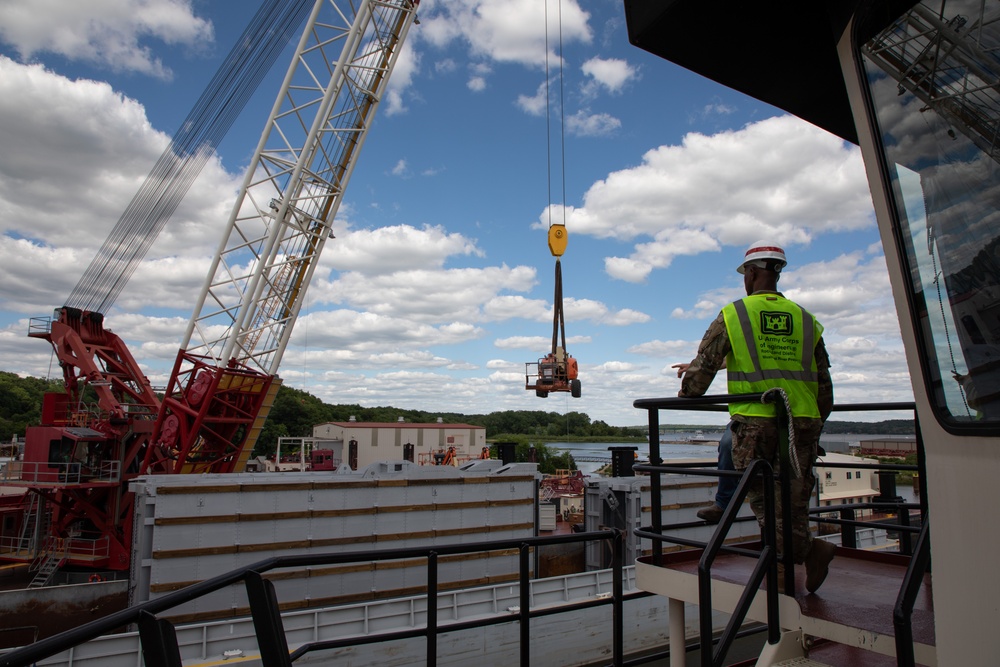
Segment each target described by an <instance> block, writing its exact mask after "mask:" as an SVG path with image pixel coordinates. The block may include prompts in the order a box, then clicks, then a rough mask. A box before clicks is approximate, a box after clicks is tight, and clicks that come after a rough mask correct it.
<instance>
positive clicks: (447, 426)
mask: <svg viewBox="0 0 1000 667" xmlns="http://www.w3.org/2000/svg"><path fill="white" fill-rule="evenodd" d="M327 424H329V425H332V426H340V427H342V428H436V429H470V428H477V429H482V430H484V431H485V430H486V427H485V426H476V425H474V424H447V423H444V422H430V423H417V422H350V421H348V422H323V423H322V424H317V426H326V425H327Z"/></svg>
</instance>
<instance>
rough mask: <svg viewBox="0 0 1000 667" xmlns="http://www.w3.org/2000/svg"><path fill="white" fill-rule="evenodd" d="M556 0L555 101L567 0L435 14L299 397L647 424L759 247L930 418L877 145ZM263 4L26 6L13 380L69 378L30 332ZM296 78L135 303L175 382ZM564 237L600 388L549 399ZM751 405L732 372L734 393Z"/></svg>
mask: <svg viewBox="0 0 1000 667" xmlns="http://www.w3.org/2000/svg"><path fill="white" fill-rule="evenodd" d="M548 1H549V9H548V30H549V31H550V33H551V34H550V38H549V47H550V51H551V53H550V54H549V59H548V62H549V74H550V77H551V79H550V88H549V90H550V93H549V95H550V103H549V106H548V108H547V107H546V105H545V100H544V91H545V63H546V54H545V31H546V21H545V12H544V6H545V5H544V3H543V2H540V1H539V0H513V1H511V0H503V1H502V0H448V1H447V2H445V1H443V0H438V1H434V0H423V2H422V3H421V8H420V12H419V17H420V24H419V25H416V26H414V27H413V29H412V30H411V31H410V34H409V37H408V40H407V43H406V47H405V48H406V50H405V52H404V53H403V55H402V57H401V58H400V61H399V64H398V65H397V68H396V71H395V72H394V74H393V78H392V80H391V82H390V92H389V95H388V96H387V99H386V100H384V101H383V103H382V106H381V108H380V110H379V117H378V118H377V120H376V122H375V124H374V126H373V128H372V130H371V134H370V136H369V138H368V141H367V143H366V144H365V146H364V149H363V151H362V153H361V155H360V159H359V163H358V166H357V168H356V170H355V172H354V175H353V177H352V180H351V183H350V185H349V188H348V190H347V193H346V195H345V198H344V203H343V205H342V207H341V209H340V213H339V215H338V220H337V221H336V222H335V229H334V234H335V235H336V239H335V240H334V241H332V242H331V243H328V244H327V246H326V250H325V252H324V256H323V259H322V264H321V266H320V269H319V270H318V271H317V274H316V277H315V278H314V280H313V283H312V285H311V287H310V291H309V295H308V298H307V303H306V305H305V307H304V308H303V311H302V314H301V316H300V318H299V321H298V323H297V324H296V327H295V331H294V335H293V341H292V345H291V347H290V348H289V350H288V351H287V352H286V354H285V357H284V360H283V364H282V369H281V372H280V374H281V375H282V377H283V378H284V381H285V383H286V384H288V385H291V386H293V387H296V388H299V389H303V390H305V391H308V392H310V393H312V394H314V395H316V396H319V397H321V398H322V399H323V400H325V401H327V402H331V403H360V404H362V405H366V406H375V405H393V406H397V407H400V408H413V409H422V410H428V411H431V412H433V411H437V410H440V411H442V412H461V413H465V414H471V413H486V412H491V411H494V410H505V409H525V410H536V409H538V410H547V411H556V412H567V411H570V410H577V411H582V412H586V413H587V414H589V415H590V416H591V417H592V418H593V419H601V420H604V421H606V422H607V423H609V424H613V425H626V424H636V423H643V422H644V420H645V416H644V414H643V413H640V412H638V411H636V410H635V409H634V408H633V407H632V401H633V400H635V399H636V398H648V397H654V396H671V395H674V394H676V391H677V389H678V387H679V381H678V380H677V378H676V376H675V374H674V372H673V371H672V370H671V369H670V366H671V364H674V363H678V362H682V361H689V360H690V359H691V357H692V356H693V354H694V353H695V351H696V349H697V345H698V342H699V341H700V339H701V335H702V333H703V332H704V330H705V328H706V327H707V325H708V324H709V322H710V321H711V320H712V319H713V318H714V317H715V315H716V314H717V313H718V311H719V309H720V308H721V307H722V306H723V305H724V304H725V303H726V302H727V301H730V300H732V299H735V298H738V297H739V296H741V295H742V289H743V288H742V280H741V277H740V276H739V275H738V274H737V273H736V271H735V267H736V265H737V264H738V263H739V261H740V258H741V257H742V254H743V251H744V250H745V248H746V246H747V245H748V244H750V243H751V242H753V241H756V240H759V239H773V240H775V241H777V242H779V243H782V244H784V246H785V248H786V251H787V253H788V256H789V260H790V264H789V266H788V268H787V269H786V272H785V274H784V275H783V277H782V279H781V282H780V288H781V289H782V290H783V291H784V292H785V294H786V295H787V296H789V297H791V298H793V299H796V300H798V301H800V302H801V303H802V304H803V305H804V306H806V307H807V308H808V309H810V310H811V311H812V312H813V313H814V314H816V316H817V317H818V318H819V319H820V320H821V322H822V323H823V324H824V325H825V327H826V331H827V333H826V342H827V347H828V349H829V350H830V353H831V358H832V362H833V369H832V371H833V378H834V386H835V393H836V397H837V400H838V401H839V402H845V403H847V402H870V401H879V400H890V401H897V400H910V399H911V396H912V394H911V390H910V384H909V376H908V374H907V372H906V364H905V360H904V357H903V351H902V343H901V340H900V337H899V328H898V324H897V322H896V318H895V312H894V308H893V305H892V299H891V295H890V288H889V281H888V276H887V273H886V269H885V262H884V259H883V256H882V250H881V244H880V241H879V237H878V232H877V229H876V227H875V223H874V214H873V212H872V207H871V201H870V197H869V195H868V190H867V185H866V179H865V173H864V168H863V165H862V162H861V158H860V154H859V152H858V149H857V147H855V146H852V145H849V144H845V143H844V142H842V141H840V140H839V139H837V138H835V137H833V136H831V135H829V134H827V133H825V132H823V131H821V130H818V129H816V128H815V127H812V126H810V125H808V124H806V123H804V122H802V121H799V120H797V119H795V118H792V117H790V116H787V115H786V114H783V113H782V112H780V111H778V110H776V109H774V108H772V107H769V106H767V105H765V104H762V103H760V102H757V101H755V100H752V99H750V98H747V97H745V96H742V95H739V94H737V93H734V92H732V91H730V90H727V89H725V88H723V87H721V86H718V85H716V84H714V83H712V82H710V81H708V80H706V79H703V78H700V77H698V76H696V75H694V74H691V73H690V72H687V71H685V70H682V69H680V68H678V67H676V66H674V65H671V64H669V63H667V62H665V61H663V60H660V59H658V58H655V57H653V56H650V55H648V54H646V53H645V52H643V51H640V50H638V49H636V48H635V47H632V46H631V45H630V44H629V43H628V37H627V33H626V28H625V22H624V12H623V8H622V4H621V3H620V2H619V1H618V0H589V1H588V0H562V2H561V4H560V3H559V2H557V0H548ZM258 4H259V3H258V2H257V1H256V0H91V1H89V2H87V3H81V2H77V1H76V0H8V1H7V2H4V3H2V4H0V145H2V146H3V150H2V151H0V212H2V215H0V230H2V235H0V369H2V370H7V371H12V372H16V373H19V374H22V375H34V376H40V377H44V376H46V375H53V374H54V375H58V369H57V368H52V355H51V350H50V349H49V348H48V347H47V346H46V345H45V344H44V343H42V342H40V341H37V340H34V339H29V338H27V336H26V334H27V331H28V319H29V318H30V317H34V316H45V315H48V314H50V313H51V311H52V309H53V308H55V307H58V306H60V305H62V304H63V302H64V300H65V299H66V298H67V296H68V295H69V293H70V291H71V290H72V288H73V286H74V285H75V284H76V282H77V280H78V279H79V277H80V275H81V274H82V273H83V270H84V269H85V268H86V266H87V264H88V263H89V262H90V260H91V258H92V257H93V256H94V254H95V252H96V250H97V248H98V247H99V246H100V244H101V243H102V242H103V240H104V238H105V237H106V236H107V234H108V232H109V231H110V229H111V228H112V227H113V225H114V223H115V222H116V221H117V219H118V217H119V216H120V215H121V212H122V211H123V210H124V209H125V206H126V205H127V204H128V202H129V201H130V199H131V197H132V195H133V194H134V193H135V191H136V190H137V189H138V187H139V185H140V184H141V182H142V180H143V178H144V176H145V175H146V174H147V173H148V171H149V169H150V168H151V167H152V165H153V163H154V162H155V161H156V159H157V157H159V155H160V153H161V152H162V151H163V149H164V147H165V146H166V144H167V142H168V141H169V138H170V136H172V135H173V133H174V132H175V131H176V128H177V126H178V124H179V123H180V122H181V121H182V120H183V119H184V118H185V116H186V115H187V114H188V112H189V111H190V109H191V107H192V106H193V104H194V102H195V101H196V100H197V98H198V96H199V95H200V94H201V92H202V90H203V89H204V87H205V85H206V83H207V82H208V80H209V79H210V78H211V76H212V75H213V74H214V72H215V70H216V69H217V67H218V65H219V63H220V61H221V60H222V59H223V58H224V57H225V55H226V54H227V53H228V51H229V49H230V48H231V46H232V43H233V41H234V40H235V38H236V37H237V36H238V35H239V34H240V33H241V32H242V30H243V29H244V27H245V25H246V23H247V22H248V21H249V19H250V16H251V15H252V13H253V11H255V10H256V8H257V6H258ZM560 15H561V17H562V24H561V26H560V25H559V24H558V22H557V18H558V17H559V16H560ZM560 27H561V32H562V56H563V61H562V68H561V70H562V81H561V82H560V81H559V79H558V78H557V77H558V75H559V72H560V67H559V60H558V53H557V51H558V48H559V40H558V32H559V30H560ZM286 67H287V58H282V59H279V61H278V64H277V66H276V72H275V73H273V74H272V75H271V76H270V77H269V78H268V79H266V80H265V82H264V84H263V85H262V86H261V88H260V90H258V92H257V94H256V95H255V97H254V98H253V99H252V101H251V102H250V104H249V105H248V106H247V109H246V110H245V111H244V113H243V114H242V116H241V117H240V119H239V120H238V121H237V123H236V124H235V126H234V128H233V130H232V131H231V132H230V133H229V135H228V136H227V138H226V140H225V141H224V142H223V144H222V145H221V146H220V149H219V153H218V155H217V159H216V160H213V161H211V162H210V163H209V165H208V166H207V167H206V169H205V170H204V171H203V172H202V175H201V176H200V178H199V180H198V181H197V182H196V183H195V184H194V186H193V187H192V189H191V191H190V192H189V194H188V196H187V198H186V199H185V201H184V203H182V205H181V206H180V208H179V209H178V211H177V213H176V214H175V215H174V218H173V219H172V220H171V222H170V223H169V224H168V227H167V229H166V230H165V231H164V232H163V233H162V234H161V236H160V237H159V238H158V239H157V242H156V243H155V244H154V246H153V248H152V250H151V251H150V253H149V255H147V259H146V261H145V262H144V264H143V266H141V267H140V268H139V270H138V271H136V273H135V275H134V277H133V279H132V281H131V282H130V283H129V286H128V287H127V288H126V290H125V291H124V292H123V294H122V296H121V297H120V298H119V300H118V302H117V304H116V306H115V308H114V309H113V310H112V311H111V312H109V313H107V314H106V316H107V319H106V325H107V327H108V328H110V329H112V330H114V331H115V332H116V333H118V334H119V335H120V336H122V337H123V338H125V339H126V340H127V341H128V342H129V344H130V348H131V350H132V352H133V354H134V355H135V356H136V357H137V359H138V360H139V362H140V363H141V364H142V366H143V368H144V369H145V370H146V372H147V373H148V376H149V377H150V379H151V380H152V381H153V383H154V385H163V384H165V382H166V377H167V373H168V372H169V368H170V365H171V364H172V362H173V358H174V356H175V354H176V351H177V348H178V346H179V344H180V340H181V338H182V336H183V332H184V328H185V325H186V323H187V320H188V319H189V317H190V316H191V312H192V309H193V307H194V301H195V298H196V295H197V293H198V290H199V289H200V287H201V282H202V280H203V277H204V275H205V273H206V272H207V270H208V264H209V261H210V259H211V255H212V253H214V251H215V247H216V245H217V244H218V242H219V239H220V238H221V237H222V234H223V231H224V229H223V228H224V225H225V222H226V219H227V217H228V214H229V210H230V208H231V207H232V203H233V201H234V197H235V191H236V188H237V187H238V184H239V182H240V180H241V177H242V176H241V175H242V171H243V169H245V168H246V166H247V163H248V161H249V160H250V157H251V155H252V152H253V149H254V147H255V146H256V143H257V141H258V138H259V136H260V132H261V130H262V129H263V126H264V123H265V121H266V119H267V114H268V112H269V110H270V107H271V105H272V104H273V101H274V97H275V95H276V92H277V87H278V80H279V78H280V76H281V74H282V73H283V71H284V69H285V68H286ZM789 85H794V82H790V83H789ZM560 91H561V95H560ZM546 114H548V117H549V124H548V128H547V123H546ZM547 131H548V133H549V134H550V135H551V142H550V144H549V145H547V143H546V137H547ZM561 137H562V139H561ZM563 153H565V162H563V160H562V155H563ZM549 163H551V169H548V166H549ZM547 171H548V175H547ZM550 181H551V185H550ZM564 184H565V186H564ZM563 187H565V201H564V200H563V193H562V191H563ZM564 204H565V207H563V205H564ZM550 206H551V207H552V208H551V209H550ZM550 219H551V220H552V221H555V222H562V221H565V222H566V224H567V228H568V231H569V247H568V250H567V252H566V254H565V256H564V258H563V280H564V293H565V299H566V315H567V323H566V334H567V337H568V339H569V342H568V346H567V347H568V348H569V352H570V353H571V354H572V355H573V356H575V357H576V358H577V359H578V361H579V363H580V375H581V380H582V384H583V397H582V398H580V399H572V398H570V397H569V395H568V394H556V395H553V396H551V397H550V398H548V399H544V400H543V399H539V398H536V397H535V395H534V392H529V391H525V389H524V363H525V362H527V361H534V360H537V358H538V357H540V356H542V355H544V354H545V353H546V352H547V351H548V348H549V346H550V341H551V334H552V319H551V307H552V295H553V272H554V259H553V257H552V256H551V255H550V254H549V251H548V247H547V245H546V227H547V225H548V221H549V220H550ZM724 391H725V383H724V378H723V377H719V378H718V379H717V380H716V382H715V384H714V385H713V387H712V389H711V392H712V393H724ZM902 416H904V415H899V414H889V415H883V414H865V413H858V414H853V415H850V416H848V415H843V416H841V417H840V418H844V419H858V420H866V419H875V418H891V417H902ZM677 420H678V421H685V422H691V421H694V422H699V421H713V420H714V418H713V417H711V416H708V415H702V414H700V413H690V414H687V415H683V416H678V417H677Z"/></svg>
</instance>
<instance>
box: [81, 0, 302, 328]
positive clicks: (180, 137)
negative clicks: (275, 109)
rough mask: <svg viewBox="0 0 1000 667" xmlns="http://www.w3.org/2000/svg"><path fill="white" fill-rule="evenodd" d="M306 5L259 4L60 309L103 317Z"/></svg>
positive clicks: (275, 0) (297, 0) (270, 0)
mask: <svg viewBox="0 0 1000 667" xmlns="http://www.w3.org/2000/svg"><path fill="white" fill-rule="evenodd" d="M313 4H314V3H313V2H310V0H294V1H293V2H289V1H288V0H265V2H264V3H263V4H262V5H261V6H260V8H259V9H258V10H257V13H256V14H255V15H254V17H253V19H252V20H251V21H250V24H249V25H248V26H247V28H246V29H245V30H244V31H243V34H242V35H241V36H240V38H239V39H238V40H237V41H236V44H235V45H234V46H233V48H232V50H231V51H230V52H229V55H228V56H227V57H226V59H225V61H224V62H223V63H222V65H221V66H220V67H219V71H218V72H216V74H215V76H214V77H213V78H212V80H211V82H209V84H208V86H207V87H206V88H205V91H204V92H203V93H202V95H201V97H200V98H199V99H198V101H197V103H196V104H195V106H194V108H193V109H192V110H191V112H190V113H189V114H188V116H187V118H185V119H184V122H183V123H181V125H180V128H179V129H178V130H177V132H176V133H175V134H174V136H173V138H172V139H171V141H170V144H169V145H168V146H167V148H166V150H164V151H163V154H162V155H160V158H159V159H158V160H157V162H156V164H155V165H154V166H153V168H152V170H151V171H150V172H149V175H148V176H147V177H146V180H145V181H144V182H143V184H142V185H141V186H140V187H139V190H138V191H137V192H136V194H135V196H134V197H133V198H132V201H131V202H130V203H129V205H128V206H127V207H126V209H125V211H124V212H123V213H122V215H121V217H120V218H119V220H118V222H117V223H116V224H115V227H114V229H112V231H111V234H110V235H109V236H108V238H107V239H106V240H105V242H104V244H103V245H102V246H101V248H100V250H98V252H97V255H96V256H95V257H94V259H93V260H92V261H91V263H90V265H89V266H88V267H87V269H86V270H85V271H84V274H83V276H82V277H81V278H80V281H79V282H78V283H77V285H76V287H74V288H73V291H72V292H71V293H70V296H69V298H68V299H67V301H66V304H65V305H67V306H70V307H73V308H80V309H81V310H90V311H96V312H101V313H103V312H106V311H107V309H108V308H110V307H111V306H112V305H113V304H114V302H115V301H116V300H117V298H118V296H119V295H120V294H121V291H122V290H123V289H124V288H125V285H126V284H127V283H128V280H129V278H131V276H132V274H133V273H134V272H135V270H136V268H137V267H138V266H139V264H140V263H141V261H142V259H143V258H144V257H145V255H146V252H147V251H148V250H149V248H150V246H151V245H152V243H153V241H154V240H155V239H156V237H157V236H158V235H159V233H160V232H161V231H162V230H163V227H164V225H165V224H166V222H167V220H168V219H169V218H170V216H171V215H173V213H174V211H175V210H176V209H177V206H178V205H179V204H180V202H181V200H182V199H183V198H184V196H185V195H186V194H187V191H188V189H190V187H191V185H192V183H193V182H194V180H195V178H197V176H198V174H199V173H201V170H202V168H203V167H204V166H205V164H206V163H207V162H208V160H209V159H210V158H211V157H212V155H213V154H214V153H215V149H216V148H217V147H218V145H219V143H220V142H221V140H222V138H223V137H224V136H225V135H226V133H227V132H228V131H229V129H230V128H231V127H232V124H233V122H234V121H235V119H236V118H237V117H238V116H239V114H240V112H241V111H242V110H243V108H244V107H245V106H246V103H247V101H248V100H249V99H250V96H251V95H253V93H254V91H256V90H257V88H258V86H259V85H260V82H261V81H262V80H263V78H264V76H265V75H266V74H267V73H268V72H269V71H270V70H271V67H272V66H273V65H274V62H275V61H276V60H277V57H278V56H279V55H280V54H281V52H282V50H283V49H284V47H285V45H286V44H287V43H288V41H289V40H290V39H291V37H292V35H294V34H295V33H296V30H297V27H298V26H299V25H300V24H301V23H302V21H303V20H304V19H305V16H306V14H307V13H308V10H309V8H310V7H311V6H312V5H313Z"/></svg>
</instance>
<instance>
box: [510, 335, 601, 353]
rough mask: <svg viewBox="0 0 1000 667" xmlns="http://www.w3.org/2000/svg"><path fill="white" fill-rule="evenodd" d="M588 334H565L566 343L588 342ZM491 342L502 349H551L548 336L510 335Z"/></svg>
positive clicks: (550, 341)
mask: <svg viewBox="0 0 1000 667" xmlns="http://www.w3.org/2000/svg"><path fill="white" fill-rule="evenodd" d="M589 342H590V336H567V337H566V345H567V346H568V345H579V344H582V343H589ZM493 344H494V345H495V346H497V347H499V348H500V349H502V350H520V349H524V350H536V351H537V350H550V349H552V338H550V337H548V336H510V337H509V338H498V339H496V340H495V341H493Z"/></svg>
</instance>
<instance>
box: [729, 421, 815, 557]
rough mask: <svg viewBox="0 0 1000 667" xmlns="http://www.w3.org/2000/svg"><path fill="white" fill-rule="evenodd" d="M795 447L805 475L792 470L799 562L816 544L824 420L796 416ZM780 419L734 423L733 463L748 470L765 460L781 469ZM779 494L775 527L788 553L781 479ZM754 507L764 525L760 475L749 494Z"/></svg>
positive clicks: (776, 488) (794, 549) (794, 552)
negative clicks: (814, 517)
mask: <svg viewBox="0 0 1000 667" xmlns="http://www.w3.org/2000/svg"><path fill="white" fill-rule="evenodd" d="M793 429H794V431H795V441H796V442H795V449H796V451H797V453H798V461H799V466H800V468H801V471H800V472H801V476H800V477H797V476H796V475H795V471H789V472H790V474H789V484H790V491H791V496H790V497H791V504H792V507H791V519H792V557H793V560H794V561H795V562H796V563H801V562H802V561H803V560H805V557H806V554H807V553H809V548H810V546H812V536H811V535H810V534H809V498H810V496H811V495H812V491H813V488H814V487H815V486H816V475H815V474H814V473H813V464H814V463H815V462H816V449H817V447H818V445H819V436H820V432H821V431H822V429H823V422H822V421H820V420H819V419H795V420H794V422H793ZM778 443H779V440H778V422H777V420H776V419H763V418H750V419H749V420H748V421H745V422H743V421H740V422H735V423H734V424H733V465H734V466H735V468H736V469H737V470H746V469H747V467H749V465H750V462H751V461H753V460H754V459H764V460H765V461H767V462H768V463H770V464H771V466H772V467H773V468H774V472H775V473H780V472H781V460H780V457H779V455H778ZM774 496H775V499H774V500H775V512H776V514H777V516H776V517H775V529H776V531H777V536H778V553H784V540H783V538H782V512H781V488H780V486H779V482H778V481H777V480H776V481H775V483H774ZM747 499H748V500H749V501H750V508H751V509H752V510H753V513H754V516H756V517H757V523H759V524H760V525H761V526H763V525H764V519H765V513H764V490H763V488H762V487H761V481H760V478H756V479H755V480H754V482H753V485H752V486H751V487H750V490H749V492H748V494H747Z"/></svg>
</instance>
